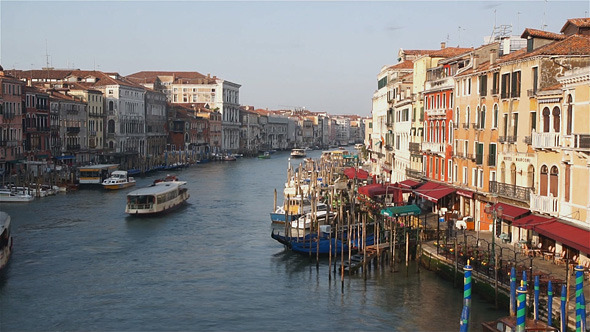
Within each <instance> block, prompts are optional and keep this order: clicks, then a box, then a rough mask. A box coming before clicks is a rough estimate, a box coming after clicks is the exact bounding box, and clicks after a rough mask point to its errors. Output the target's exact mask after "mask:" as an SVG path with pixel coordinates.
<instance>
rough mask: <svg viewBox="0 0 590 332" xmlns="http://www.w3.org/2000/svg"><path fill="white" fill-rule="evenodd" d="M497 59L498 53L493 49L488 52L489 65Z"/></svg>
mask: <svg viewBox="0 0 590 332" xmlns="http://www.w3.org/2000/svg"><path fill="white" fill-rule="evenodd" d="M497 57H498V51H497V50H496V49H494V48H492V49H491V50H490V65H493V64H494V63H496V58H497Z"/></svg>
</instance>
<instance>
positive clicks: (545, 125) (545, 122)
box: [543, 107, 551, 133]
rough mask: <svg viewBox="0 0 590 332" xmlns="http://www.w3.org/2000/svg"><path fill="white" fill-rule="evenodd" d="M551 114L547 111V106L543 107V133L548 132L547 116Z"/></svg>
mask: <svg viewBox="0 0 590 332" xmlns="http://www.w3.org/2000/svg"><path fill="white" fill-rule="evenodd" d="M550 115H551V112H550V111H549V107H545V108H544V109H543V132H544V133H548V132H549V128H550V127H549V126H550V123H549V121H550V120H549V116H550Z"/></svg>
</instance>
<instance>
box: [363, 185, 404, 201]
mask: <svg viewBox="0 0 590 332" xmlns="http://www.w3.org/2000/svg"><path fill="white" fill-rule="evenodd" d="M359 194H362V195H365V196H367V197H370V198H374V197H375V196H381V195H393V202H394V203H399V204H401V203H403V200H404V199H403V196H402V191H401V189H400V187H399V185H398V184H397V183H395V184H391V183H387V184H385V185H383V184H381V183H373V184H369V185H366V186H362V187H359Z"/></svg>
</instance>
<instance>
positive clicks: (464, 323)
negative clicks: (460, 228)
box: [459, 260, 473, 332]
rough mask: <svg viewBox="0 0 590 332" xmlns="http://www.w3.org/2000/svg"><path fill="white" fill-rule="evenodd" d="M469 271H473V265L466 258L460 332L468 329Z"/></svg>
mask: <svg viewBox="0 0 590 332" xmlns="http://www.w3.org/2000/svg"><path fill="white" fill-rule="evenodd" d="M471 271H473V267H472V266H471V265H469V260H468V261H467V265H465V274H464V275H463V311H462V312H461V324H460V329H459V330H460V331H461V332H467V331H469V313H470V311H471Z"/></svg>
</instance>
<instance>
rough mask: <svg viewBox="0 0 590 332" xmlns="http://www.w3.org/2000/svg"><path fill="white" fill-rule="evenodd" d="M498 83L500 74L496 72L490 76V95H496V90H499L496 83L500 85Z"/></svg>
mask: <svg viewBox="0 0 590 332" xmlns="http://www.w3.org/2000/svg"><path fill="white" fill-rule="evenodd" d="M499 81H500V73H498V72H496V73H494V74H493V76H492V94H493V95H497V94H498V88H499V84H498V83H500V82H499Z"/></svg>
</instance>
